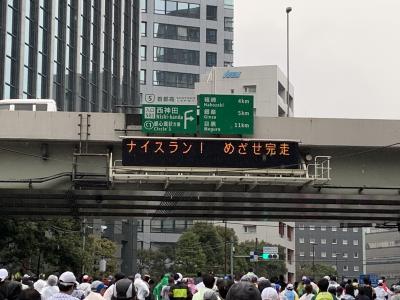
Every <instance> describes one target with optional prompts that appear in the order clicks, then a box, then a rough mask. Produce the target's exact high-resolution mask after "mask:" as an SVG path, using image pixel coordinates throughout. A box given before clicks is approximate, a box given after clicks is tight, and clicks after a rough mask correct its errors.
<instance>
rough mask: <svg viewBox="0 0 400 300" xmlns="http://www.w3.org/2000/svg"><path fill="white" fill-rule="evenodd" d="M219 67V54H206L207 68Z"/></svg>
mask: <svg viewBox="0 0 400 300" xmlns="http://www.w3.org/2000/svg"><path fill="white" fill-rule="evenodd" d="M216 65H217V53H216V52H206V66H207V67H214V66H216Z"/></svg>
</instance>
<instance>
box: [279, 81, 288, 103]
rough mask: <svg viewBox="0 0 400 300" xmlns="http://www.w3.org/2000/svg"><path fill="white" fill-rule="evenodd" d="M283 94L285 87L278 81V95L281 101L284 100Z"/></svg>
mask: <svg viewBox="0 0 400 300" xmlns="http://www.w3.org/2000/svg"><path fill="white" fill-rule="evenodd" d="M285 93H286V90H285V87H284V86H283V84H282V83H281V82H280V81H278V95H279V97H281V98H282V99H283V100H285V99H286V96H285Z"/></svg>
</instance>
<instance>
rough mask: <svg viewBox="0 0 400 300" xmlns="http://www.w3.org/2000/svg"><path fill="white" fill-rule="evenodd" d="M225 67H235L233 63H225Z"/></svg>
mask: <svg viewBox="0 0 400 300" xmlns="http://www.w3.org/2000/svg"><path fill="white" fill-rule="evenodd" d="M224 67H233V62H231V61H224Z"/></svg>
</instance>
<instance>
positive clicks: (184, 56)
mask: <svg viewBox="0 0 400 300" xmlns="http://www.w3.org/2000/svg"><path fill="white" fill-rule="evenodd" d="M154 61H158V62H166V63H174V64H183V65H194V66H198V65H200V51H195V50H187V49H175V48H166V47H154Z"/></svg>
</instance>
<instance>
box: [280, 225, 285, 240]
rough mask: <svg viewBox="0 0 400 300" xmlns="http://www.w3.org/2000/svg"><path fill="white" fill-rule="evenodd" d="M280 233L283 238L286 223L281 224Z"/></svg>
mask: <svg viewBox="0 0 400 300" xmlns="http://www.w3.org/2000/svg"><path fill="white" fill-rule="evenodd" d="M278 233H279V235H280V236H281V237H284V236H285V223H282V222H279V228H278Z"/></svg>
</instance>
